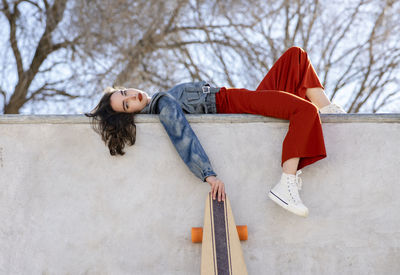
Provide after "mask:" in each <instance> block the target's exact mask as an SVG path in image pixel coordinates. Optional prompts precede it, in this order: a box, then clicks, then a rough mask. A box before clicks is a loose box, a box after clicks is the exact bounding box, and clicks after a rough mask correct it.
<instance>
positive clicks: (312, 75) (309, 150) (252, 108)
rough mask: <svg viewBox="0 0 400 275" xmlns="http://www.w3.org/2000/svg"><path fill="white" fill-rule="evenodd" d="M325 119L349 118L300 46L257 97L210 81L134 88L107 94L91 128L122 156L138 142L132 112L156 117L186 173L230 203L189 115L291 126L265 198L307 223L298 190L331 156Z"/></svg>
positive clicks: (275, 69)
mask: <svg viewBox="0 0 400 275" xmlns="http://www.w3.org/2000/svg"><path fill="white" fill-rule="evenodd" d="M318 109H319V111H320V112H321V113H345V111H344V110H343V109H342V108H341V107H340V106H338V105H336V104H332V103H331V102H330V101H329V99H328V98H327V97H326V95H325V93H324V88H323V86H322V85H321V83H320V81H319V79H318V76H317V74H316V72H315V70H314V68H313V66H312V65H311V62H310V60H309V58H308V55H307V53H306V52H305V51H304V50H302V49H301V48H298V47H292V48H290V49H289V50H287V51H286V52H285V53H284V54H283V55H282V56H281V57H280V58H279V59H278V60H277V62H276V63H275V64H274V66H273V67H272V68H271V70H270V71H269V72H268V73H267V75H266V76H265V77H264V79H263V80H262V81H261V83H260V84H259V85H258V87H257V89H256V90H255V91H250V90H247V89H236V88H226V87H219V88H216V87H211V86H210V85H209V84H207V83H206V82H204V81H202V82H194V83H184V84H180V85H177V86H175V87H173V88H172V89H171V90H169V91H167V92H159V93H156V94H155V95H154V96H153V97H151V98H150V97H149V96H148V95H147V94H146V93H145V92H143V91H140V90H137V89H125V88H121V89H116V88H107V89H106V93H105V94H104V96H103V97H102V99H101V100H100V102H99V104H98V105H97V106H96V108H95V109H94V110H93V112H92V113H88V114H86V115H87V116H89V117H91V118H92V123H93V126H94V129H95V130H96V131H97V132H98V133H99V134H100V135H101V136H102V139H103V140H104V142H105V143H106V144H107V146H108V147H109V150H110V154H111V155H116V154H120V155H123V154H124V152H123V151H122V149H123V148H124V146H125V144H128V145H133V144H134V143H135V138H136V127H135V124H134V116H133V115H134V114H136V113H151V114H159V118H160V121H161V123H162V125H163V126H164V128H165V129H166V131H167V133H168V135H169V137H170V139H171V141H172V143H173V144H174V146H175V148H176V150H177V152H178V153H179V155H180V156H181V158H182V159H183V161H184V162H185V163H186V165H187V166H188V167H189V169H190V170H191V171H192V172H193V173H194V174H195V175H196V176H197V177H198V178H200V179H201V180H202V181H206V182H208V183H209V184H210V186H211V192H212V194H213V198H214V199H216V197H218V200H219V201H221V200H224V199H225V186H224V183H223V182H222V181H221V180H220V179H218V178H217V177H216V176H217V174H216V173H215V172H214V170H213V168H212V166H211V164H210V161H209V159H208V157H207V154H206V153H205V151H204V149H203V147H202V146H201V144H200V142H199V140H198V138H197V136H196V135H195V133H194V132H193V130H192V128H191V127H190V125H189V123H188V122H187V120H186V118H185V115H184V114H185V113H189V114H198V113H219V114H221V113H247V114H258V115H264V116H270V117H275V118H280V119H287V120H289V121H290V124H289V130H288V132H287V134H286V137H285V139H284V141H283V148H282V162H281V166H282V170H283V171H282V176H281V178H280V180H279V182H278V183H277V184H276V185H275V186H274V187H273V188H272V189H271V190H270V191H269V194H268V196H269V197H270V198H271V199H272V200H273V201H274V202H276V203H277V204H278V205H280V206H282V207H283V208H284V209H287V210H289V211H290V212H292V213H294V214H297V215H300V216H303V217H306V216H307V215H308V209H307V207H306V206H305V205H304V204H303V203H302V201H301V199H300V196H299V190H300V189H301V183H302V182H301V179H300V178H299V174H300V173H301V170H300V169H301V168H303V167H305V166H307V165H310V164H312V163H314V162H316V161H318V160H320V159H323V158H325V157H326V151H325V144H324V139H323V133H322V127H321V120H320V117H319V113H318Z"/></svg>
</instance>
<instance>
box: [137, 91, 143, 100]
mask: <svg viewBox="0 0 400 275" xmlns="http://www.w3.org/2000/svg"><path fill="white" fill-rule="evenodd" d="M138 98H139V101H142V99H143V96H142V94H141V93H139V94H138Z"/></svg>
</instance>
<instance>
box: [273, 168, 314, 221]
mask: <svg viewBox="0 0 400 275" xmlns="http://www.w3.org/2000/svg"><path fill="white" fill-rule="evenodd" d="M301 173H302V172H301V170H298V171H297V173H296V175H291V174H286V173H282V176H281V180H280V181H279V182H278V184H277V185H275V186H274V188H272V189H271V191H269V193H268V197H269V198H270V199H271V200H273V201H274V202H275V203H277V204H279V205H280V206H282V207H283V208H285V209H286V210H288V211H290V212H292V213H294V214H296V215H299V216H303V217H307V216H308V208H307V207H306V206H305V205H304V204H303V202H302V201H301V199H300V195H299V190H301V185H302V180H301V178H299V175H300V174H301Z"/></svg>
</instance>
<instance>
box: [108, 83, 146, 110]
mask: <svg viewBox="0 0 400 275" xmlns="http://www.w3.org/2000/svg"><path fill="white" fill-rule="evenodd" d="M149 99H150V98H149V96H148V95H147V94H146V93H145V92H143V91H140V90H136V89H127V90H119V91H115V92H113V94H112V95H111V97H110V104H111V108H113V110H114V111H116V112H120V113H136V112H140V111H141V110H143V108H144V107H146V105H147V103H148V101H149Z"/></svg>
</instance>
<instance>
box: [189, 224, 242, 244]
mask: <svg viewBox="0 0 400 275" xmlns="http://www.w3.org/2000/svg"><path fill="white" fill-rule="evenodd" d="M236 230H237V232H238V235H239V240H241V241H247V239H248V237H249V233H248V231H247V225H237V226H236ZM202 241H203V227H192V243H201V242H202Z"/></svg>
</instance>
